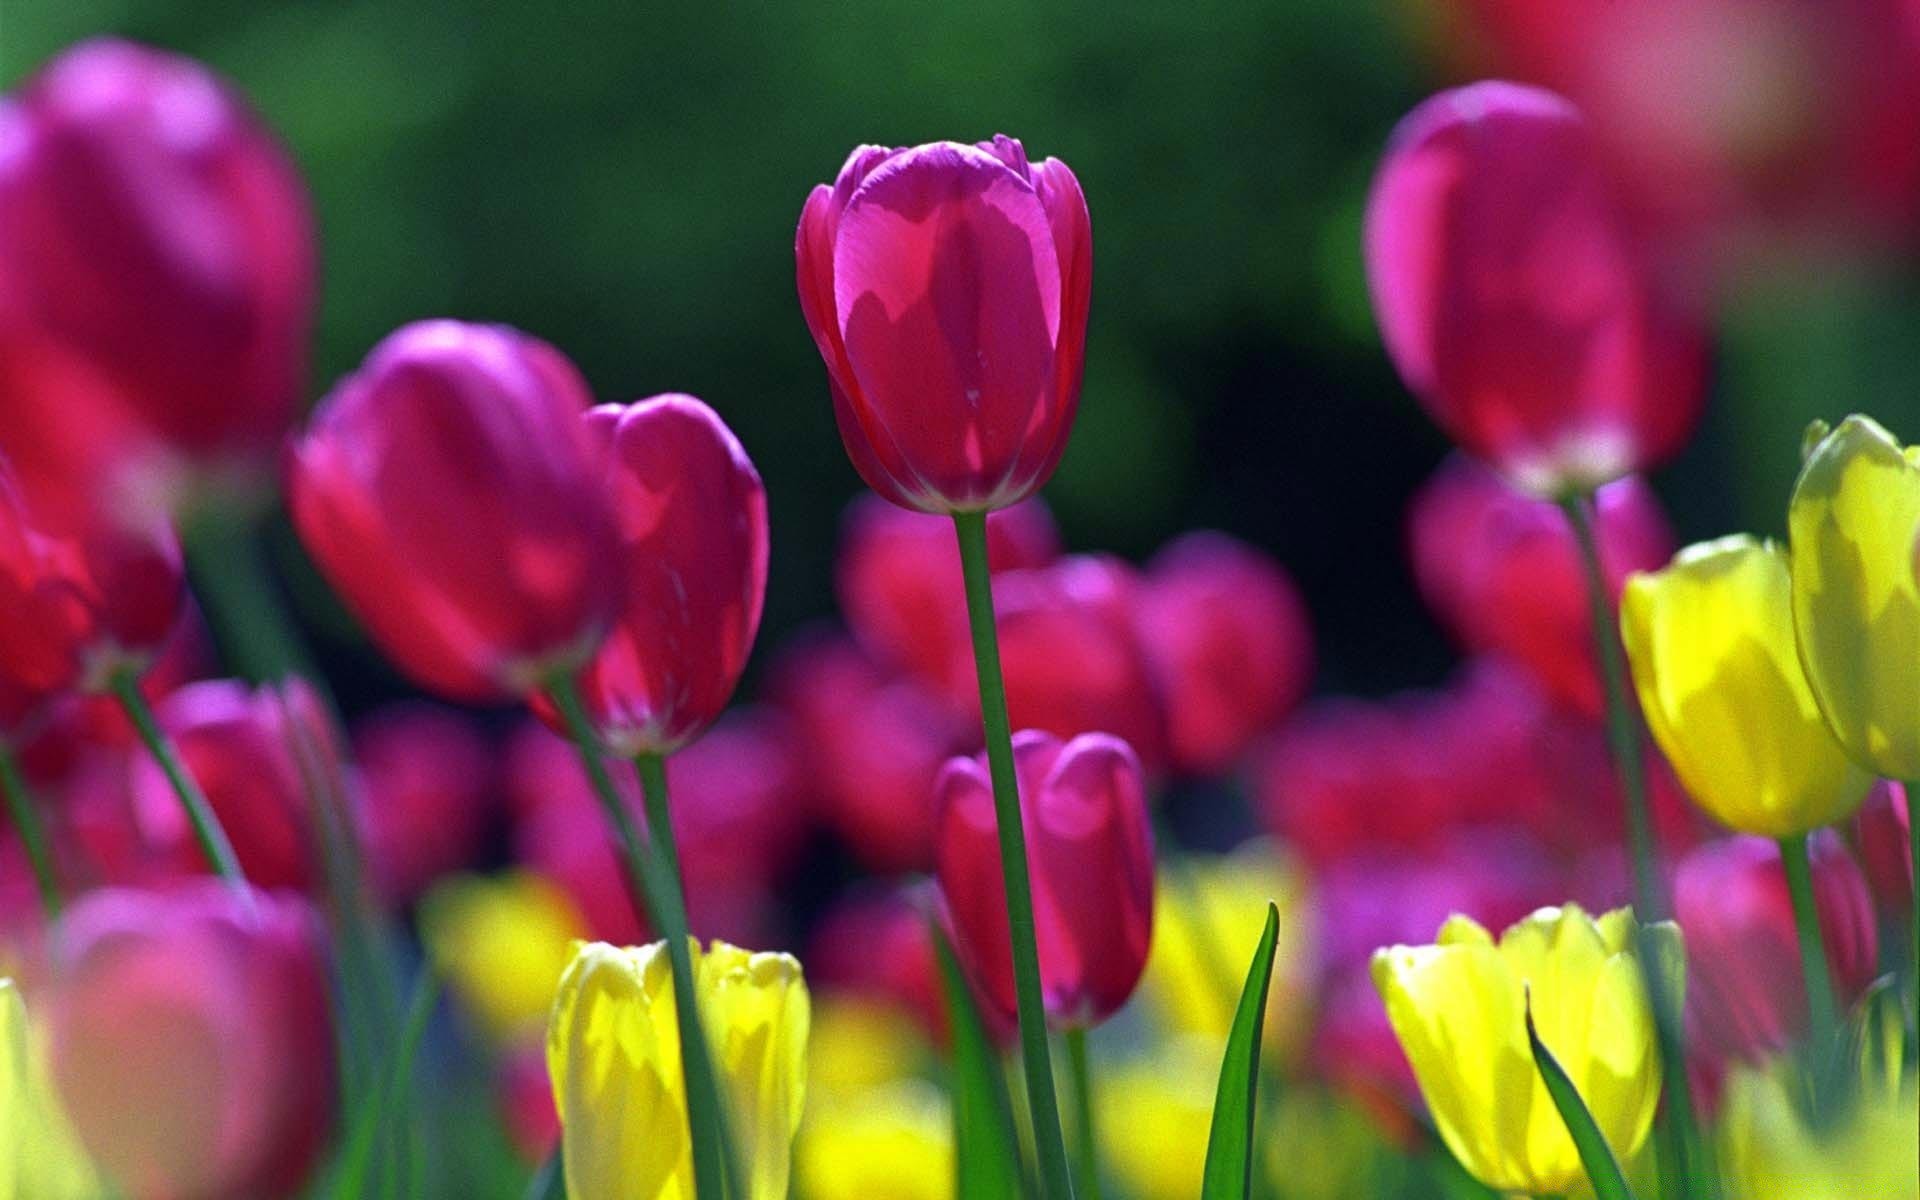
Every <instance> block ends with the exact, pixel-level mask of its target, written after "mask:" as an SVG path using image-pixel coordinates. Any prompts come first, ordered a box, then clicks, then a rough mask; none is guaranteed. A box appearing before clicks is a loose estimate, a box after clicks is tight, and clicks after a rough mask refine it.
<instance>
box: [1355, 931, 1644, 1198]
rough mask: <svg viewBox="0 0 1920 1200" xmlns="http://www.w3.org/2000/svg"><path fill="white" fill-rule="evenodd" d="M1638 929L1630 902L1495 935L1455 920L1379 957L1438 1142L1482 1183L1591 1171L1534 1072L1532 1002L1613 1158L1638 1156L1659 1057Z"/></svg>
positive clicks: (1504, 1187)
mask: <svg viewBox="0 0 1920 1200" xmlns="http://www.w3.org/2000/svg"><path fill="white" fill-rule="evenodd" d="M1662 928H1664V929H1667V930H1671V928H1672V927H1671V926H1664V927H1662ZM1635 937H1636V930H1635V926H1634V921H1633V914H1632V913H1631V912H1629V911H1628V910H1626V909H1617V910H1615V911H1613V912H1610V913H1608V914H1606V915H1605V916H1604V917H1601V918H1600V919H1599V920H1597V921H1596V920H1594V919H1593V918H1592V917H1589V916H1588V915H1587V914H1586V913H1585V912H1583V911H1582V910H1581V909H1579V908H1577V907H1575V906H1573V905H1566V906H1563V907H1560V908H1543V909H1541V910H1540V911H1538V912H1536V913H1534V914H1533V915H1532V916H1530V917H1528V918H1527V919H1526V920H1524V921H1521V922H1520V923H1519V924H1517V925H1514V926H1512V927H1510V928H1509V929H1508V930H1507V931H1506V932H1505V933H1503V934H1501V935H1500V939H1499V941H1498V942H1495V941H1494V939H1493V936H1492V935H1491V934H1489V933H1488V932H1487V931H1486V929H1484V928H1483V927H1481V926H1480V925H1479V924H1477V923H1476V922H1474V921H1473V920H1471V919H1470V918H1467V917H1460V916H1456V917H1454V918H1452V919H1450V920H1449V921H1448V922H1447V923H1446V924H1445V925H1443V926H1441V928H1440V935H1439V939H1438V944H1436V945H1432V946H1394V947H1391V948H1389V949H1384V950H1381V951H1379V952H1378V953H1376V954H1375V955H1374V958H1373V982H1374V986H1375V987H1377V988H1378V989H1379V990H1380V996H1381V999H1382V1000H1384V1001H1385V1002H1386V1006H1387V1016H1388V1017H1389V1018H1390V1019H1391V1020H1392V1022H1393V1029H1394V1032H1395V1033H1396V1034H1397V1035H1398V1036H1399V1038H1400V1045H1401V1046H1402V1047H1403V1048H1404V1049H1405V1050H1406V1052H1407V1058H1408V1060H1409V1061H1411V1062H1412V1064H1413V1073H1414V1076H1415V1077H1416V1078H1417V1079H1418V1080H1419V1081H1420V1091H1421V1092H1422V1094H1424V1095H1425V1096H1426V1100H1427V1107H1428V1108H1429V1109H1430V1110H1431V1111H1432V1113H1433V1120H1434V1124H1435V1125H1436V1126H1437V1127H1438V1129H1439V1133H1440V1137H1441V1140H1443V1141H1444V1142H1446V1144H1447V1148H1448V1149H1449V1150H1451V1151H1453V1155H1454V1157H1455V1158H1456V1159H1458V1160H1459V1162H1460V1165H1461V1166H1463V1167H1465V1168H1466V1169H1467V1172H1468V1173H1469V1174H1471V1175H1472V1176H1473V1177H1474V1178H1475V1179H1478V1180H1479V1181H1480V1182H1481V1183H1484V1184H1486V1185H1487V1186H1488V1187H1490V1188H1493V1189H1494V1190H1495V1191H1500V1192H1526V1193H1531V1194H1534V1195H1564V1194H1566V1193H1568V1192H1571V1191H1573V1190H1574V1188H1575V1185H1576V1184H1578V1183H1582V1182H1584V1181H1585V1178H1586V1172H1585V1170H1584V1169H1582V1167H1581V1165H1580V1156H1579V1154H1578V1153H1577V1152H1576V1151H1575V1149H1574V1144H1573V1138H1572V1136H1571V1135H1570V1134H1568V1132H1567V1127H1566V1125H1565V1123H1564V1122H1563V1121H1561V1120H1560V1117H1559V1114H1558V1112H1557V1110H1556V1109H1555V1108H1554V1105H1553V1100H1552V1098H1551V1097H1550V1096H1548V1094H1547V1088H1546V1084H1545V1083H1544V1082H1543V1081H1542V1080H1541V1078H1540V1074H1539V1072H1538V1071H1536V1070H1535V1069H1534V1065H1533V1054H1532V1051H1531V1050H1530V1048H1529V1046H1528V1044H1527V1025H1526V1016H1527V1012H1528V1010H1529V1007H1530V1008H1531V1011H1532V1014H1533V1020H1534V1023H1535V1025H1536V1026H1537V1027H1538V1029H1539V1034H1540V1040H1541V1041H1542V1042H1544V1043H1545V1044H1546V1046H1547V1048H1548V1049H1549V1050H1551V1051H1552V1052H1553V1055H1554V1057H1555V1058H1556V1059H1558V1060H1559V1062H1560V1065H1561V1066H1562V1067H1563V1068H1565V1070H1566V1072H1567V1074H1568V1076H1569V1077H1570V1078H1571V1079H1572V1080H1573V1084H1574V1087H1575V1089H1576V1090H1578V1091H1579V1093H1580V1096H1581V1098H1582V1099H1583V1100H1585V1101H1586V1104H1587V1108H1588V1110H1589V1111H1590V1112H1591V1113H1592V1114H1593V1119H1594V1123H1595V1124H1596V1125H1598V1126H1599V1129H1600V1133H1601V1135H1602V1136H1603V1137H1605V1138H1606V1140H1607V1144H1608V1145H1609V1146H1610V1147H1611V1148H1612V1150H1613V1153H1614V1156H1615V1157H1616V1158H1618V1159H1621V1160H1623V1161H1624V1160H1626V1159H1629V1158H1632V1157H1633V1156H1634V1155H1635V1154H1636V1153H1638V1152H1639V1150H1640V1147H1641V1145H1642V1144H1643V1143H1644V1142H1645V1141H1646V1139H1647V1131H1648V1130H1649V1129H1651V1128H1652V1126H1653V1110H1654V1108H1655V1106H1656V1104H1657V1103H1658V1101H1659V1099H1660V1056H1659V1051H1658V1049H1657V1048H1656V1047H1655V1043H1654V1035H1653V1011H1652V1008H1651V1007H1650V1006H1649V1004H1648V1002H1647V996H1646V991H1645V989H1644V987H1643V986H1642V984H1641V980H1640V967H1639V965H1638V963H1637V962H1636V960H1635V958H1634V950H1633V944H1634V941H1635Z"/></svg>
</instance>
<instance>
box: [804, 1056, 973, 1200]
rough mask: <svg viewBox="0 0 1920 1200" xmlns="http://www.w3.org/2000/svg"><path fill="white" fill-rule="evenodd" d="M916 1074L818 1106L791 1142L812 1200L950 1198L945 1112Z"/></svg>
mask: <svg viewBox="0 0 1920 1200" xmlns="http://www.w3.org/2000/svg"><path fill="white" fill-rule="evenodd" d="M950 1107H951V1106H950V1105H949V1103H948V1101H947V1097H946V1096H945V1094H944V1093H942V1092H941V1090H940V1089H939V1088H938V1087H936V1086H934V1085H932V1084H929V1083H927V1082H925V1081H924V1080H918V1079H900V1080H895V1081H892V1082H889V1083H886V1084H882V1085H879V1086H875V1087H872V1088H869V1089H866V1090H864V1091H861V1092H858V1093H855V1094H853V1095H850V1096H843V1097H837V1098H835V1099H833V1100H831V1101H829V1102H825V1103H822V1104H820V1105H819V1106H818V1107H817V1109H816V1110H815V1111H812V1112H810V1113H809V1115H808V1117H807V1123H806V1126H805V1127H804V1128H803V1129H801V1131H800V1140H799V1142H798V1143H797V1144H796V1145H795V1147H794V1172H795V1174H796V1175H797V1176H798V1177H799V1180H800V1186H801V1188H802V1190H803V1194H805V1195H807V1196H809V1197H812V1198H813V1200H874V1198H875V1197H885V1200H951V1198H952V1196H953V1194H954V1161H953V1157H954V1148H953V1115H952V1113H951V1112H950V1111H949V1110H950Z"/></svg>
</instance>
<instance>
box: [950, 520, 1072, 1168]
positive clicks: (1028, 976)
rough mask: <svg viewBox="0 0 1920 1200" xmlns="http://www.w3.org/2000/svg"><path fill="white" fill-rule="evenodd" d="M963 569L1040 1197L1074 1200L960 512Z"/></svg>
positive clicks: (992, 660)
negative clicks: (1038, 1170)
mask: <svg viewBox="0 0 1920 1200" xmlns="http://www.w3.org/2000/svg"><path fill="white" fill-rule="evenodd" d="M953 524H954V529H955V531H956V532H957V534H958V536H959V539H960V566H961V572H962V574H963V575H964V576H965V579H966V589H967V621H968V624H969V626H970V627H971V630H972V633H973V664H974V670H975V672H976V673H977V674H978V675H979V678H980V719H981V722H982V725H983V728H984V731H985V733H986V742H987V766H988V768H989V772H990V774H991V775H992V776H993V813H994V824H995V825H996V826H997V827H998V830H999V836H1000V872H1001V878H1002V881H1003V882H1004V884H1005V886H1006V893H1007V924H1008V926H1009V929H1010V932H1011V941H1012V946H1013V987H1014V999H1015V1001H1016V1003H1017V1006H1018V1010H1019V1017H1020V1052H1021V1061H1022V1064H1023V1065H1024V1066H1025V1068H1026V1073H1027V1107H1028V1110H1029V1112H1030V1113H1031V1115H1032V1117H1033V1140H1034V1144H1035V1147H1036V1152H1037V1154H1038V1157H1039V1160H1040V1183H1041V1190H1042V1195H1044V1196H1047V1197H1051V1198H1052V1200H1068V1198H1070V1197H1072V1195H1073V1181H1072V1179H1071V1178H1070V1177H1069V1175H1068V1173H1067V1150H1066V1139H1065V1137H1064V1136H1063V1135H1062V1133H1061V1131H1060V1107H1059V1101H1058V1100H1057V1099H1056V1097H1055V1095H1054V1088H1053V1062H1052V1059H1051V1058H1050V1057H1049V1055H1048V1051H1047V1018H1046V1009H1045V1007H1044V1005H1043V1003H1042V1001H1041V997H1040V954H1039V950H1038V949H1037V948H1036V943H1035V941H1034V932H1033V885H1032V883H1031V881H1030V879H1029V878H1028V874H1027V838H1026V832H1025V830H1024V828H1023V827H1022V825H1021V822H1020V783H1019V776H1018V775H1017V773H1016V772H1015V770H1014V765H1013V734H1012V731H1011V730H1010V729H1008V727H1007V688H1006V683H1005V681H1004V680H1003V679H1002V678H1001V675H1000V639H999V633H998V630H997V629H996V628H995V626H994V615H993V578H992V576H991V574H990V573H989V571H988V568H987V517H986V514H985V513H978V512H973V513H955V514H954V515H953Z"/></svg>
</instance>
